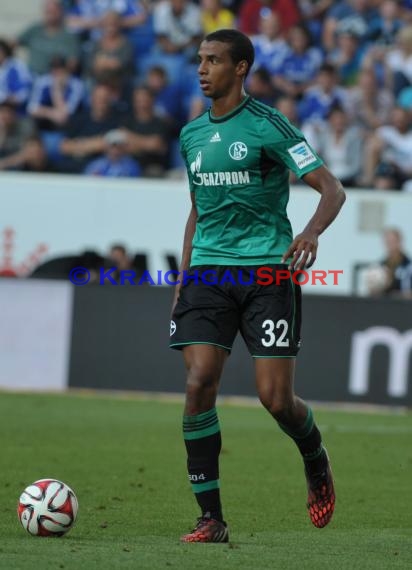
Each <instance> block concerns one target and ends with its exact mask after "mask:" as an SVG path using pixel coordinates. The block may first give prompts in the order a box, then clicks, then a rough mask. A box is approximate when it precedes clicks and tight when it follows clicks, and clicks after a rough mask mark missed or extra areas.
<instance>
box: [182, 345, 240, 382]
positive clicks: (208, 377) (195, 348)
mask: <svg viewBox="0 0 412 570" xmlns="http://www.w3.org/2000/svg"><path fill="white" fill-rule="evenodd" d="M182 352H183V359H184V363H185V367H186V371H187V385H188V386H193V385H196V386H197V385H206V386H207V385H215V386H216V387H217V386H218V384H219V380H220V376H221V374H222V371H223V366H224V364H225V361H226V359H227V357H228V355H229V353H228V351H227V350H226V349H224V348H221V347H220V346H216V345H213V344H189V345H187V346H185V347H183V350H182Z"/></svg>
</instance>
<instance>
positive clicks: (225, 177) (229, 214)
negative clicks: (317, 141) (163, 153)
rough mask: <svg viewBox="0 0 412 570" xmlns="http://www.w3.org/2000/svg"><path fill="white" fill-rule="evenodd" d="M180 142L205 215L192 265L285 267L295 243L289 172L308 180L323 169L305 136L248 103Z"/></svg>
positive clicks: (186, 131) (185, 133) (187, 131)
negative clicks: (282, 264) (284, 257)
mask: <svg viewBox="0 0 412 570" xmlns="http://www.w3.org/2000/svg"><path fill="white" fill-rule="evenodd" d="M180 143H181V151H182V155H183V158H184V160H185V163H186V168H187V172H188V176H189V184H190V190H191V191H192V192H194V193H195V199H196V208H197V213H198V218H197V224H196V231H195V235H194V238H193V244H192V245H193V251H192V259H191V265H192V266H196V265H259V264H264V263H279V262H280V261H281V258H282V255H283V254H284V253H285V251H286V250H287V248H288V246H289V245H290V242H291V241H292V228H291V225H290V222H289V219H288V216H287V213H286V207H287V204H288V200H289V170H292V171H293V172H294V173H295V174H296V175H297V176H299V177H301V176H303V175H304V174H307V173H308V172H310V171H312V170H314V169H315V168H318V167H319V166H321V165H322V161H321V159H320V158H319V157H318V156H317V155H316V153H315V152H314V150H313V149H312V148H311V147H310V146H309V145H308V143H307V142H306V140H305V138H304V136H303V134H302V133H301V132H300V131H299V130H298V129H296V128H295V127H294V126H292V125H291V124H290V123H289V121H288V120H287V119H286V117H284V116H283V115H282V114H281V113H279V112H278V111H277V110H276V109H273V108H272V107H269V106H268V105H264V104H262V103H260V102H258V101H256V100H255V99H253V98H251V97H246V98H245V99H244V100H243V101H242V103H241V104H240V105H239V106H238V107H236V108H235V109H234V110H233V111H231V112H230V113H228V114H227V115H224V116H222V117H218V118H215V117H213V115H212V114H211V112H210V110H209V111H207V112H206V113H204V114H203V115H201V116H200V117H198V118H197V119H195V120H193V121H191V122H190V123H188V124H187V125H186V126H185V127H184V128H183V130H182V133H181V135H180Z"/></svg>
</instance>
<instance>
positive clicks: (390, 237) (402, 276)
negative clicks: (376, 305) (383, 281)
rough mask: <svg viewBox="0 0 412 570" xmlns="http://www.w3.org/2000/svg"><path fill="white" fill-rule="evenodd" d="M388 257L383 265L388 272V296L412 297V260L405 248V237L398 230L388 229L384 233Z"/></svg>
mask: <svg viewBox="0 0 412 570" xmlns="http://www.w3.org/2000/svg"><path fill="white" fill-rule="evenodd" d="M384 240H385V248H386V252H387V257H386V258H385V259H384V260H383V261H382V265H383V266H384V267H386V269H387V271H388V276H389V279H388V285H387V287H386V289H385V294H386V295H392V296H395V295H396V296H402V297H407V298H411V296H412V260H411V258H410V257H408V256H407V255H406V253H405V251H404V247H403V237H402V234H401V232H400V231H399V230H398V229H397V228H387V229H386V230H385V232H384Z"/></svg>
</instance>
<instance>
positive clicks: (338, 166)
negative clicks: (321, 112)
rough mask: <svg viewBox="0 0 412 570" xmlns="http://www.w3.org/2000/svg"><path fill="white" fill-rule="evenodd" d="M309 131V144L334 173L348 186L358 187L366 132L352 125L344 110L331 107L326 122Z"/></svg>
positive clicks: (337, 105) (319, 123) (314, 126)
mask: <svg viewBox="0 0 412 570" xmlns="http://www.w3.org/2000/svg"><path fill="white" fill-rule="evenodd" d="M312 129H313V130H312V132H311V134H310V135H309V132H308V131H306V133H305V134H306V135H307V137H308V141H309V143H310V144H311V145H312V146H313V147H314V149H315V150H316V151H317V152H318V153H319V154H320V156H321V157H322V158H323V159H324V160H325V162H326V163H327V164H328V167H329V169H330V170H331V172H332V174H333V175H334V176H336V177H337V178H339V180H340V181H341V182H342V184H343V185H344V186H346V187H353V186H356V185H357V182H358V176H359V175H360V172H361V167H362V164H363V140H362V131H361V129H360V128H359V126H358V125H355V124H353V123H351V121H350V118H349V115H348V114H347V113H346V112H345V110H344V109H343V107H341V106H339V104H336V105H335V106H333V107H331V109H330V110H329V112H328V115H327V118H326V120H325V121H322V122H317V123H316V124H313V125H312Z"/></svg>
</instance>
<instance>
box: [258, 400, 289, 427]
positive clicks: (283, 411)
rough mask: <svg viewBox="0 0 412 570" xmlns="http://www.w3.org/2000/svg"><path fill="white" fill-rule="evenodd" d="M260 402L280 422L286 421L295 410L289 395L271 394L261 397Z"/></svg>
mask: <svg viewBox="0 0 412 570" xmlns="http://www.w3.org/2000/svg"><path fill="white" fill-rule="evenodd" d="M260 401H261V402H262V404H263V405H264V407H265V408H266V409H267V411H268V412H269V413H270V415H271V416H273V417H274V418H275V419H276V420H277V421H278V422H281V423H282V422H283V421H286V420H287V418H288V417H289V416H290V413H291V410H292V408H293V398H291V397H290V396H289V394H277V395H275V394H270V395H266V396H265V395H263V396H261V397H260Z"/></svg>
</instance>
